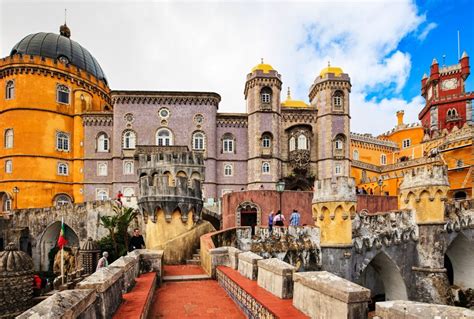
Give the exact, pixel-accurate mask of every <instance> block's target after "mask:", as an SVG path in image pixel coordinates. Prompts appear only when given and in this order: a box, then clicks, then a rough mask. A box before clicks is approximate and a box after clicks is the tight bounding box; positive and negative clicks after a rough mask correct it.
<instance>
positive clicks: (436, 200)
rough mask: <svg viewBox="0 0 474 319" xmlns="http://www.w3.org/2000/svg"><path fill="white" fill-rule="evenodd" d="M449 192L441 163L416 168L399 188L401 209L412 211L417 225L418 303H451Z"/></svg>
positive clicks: (416, 280)
mask: <svg viewBox="0 0 474 319" xmlns="http://www.w3.org/2000/svg"><path fill="white" fill-rule="evenodd" d="M448 191H449V182H448V176H447V168H446V166H444V165H442V164H435V165H433V166H430V167H428V166H427V167H419V168H415V169H413V170H411V171H409V172H407V173H406V174H405V175H404V178H403V182H402V184H401V185H400V208H402V209H411V210H412V211H413V212H414V214H415V220H416V223H417V225H418V232H419V240H418V243H417V252H418V265H417V266H414V267H413V268H412V270H413V272H414V275H415V276H414V277H415V291H416V292H415V298H416V300H417V301H421V302H428V303H439V304H446V303H448V295H447V293H448V288H449V282H448V277H447V273H446V269H445V268H444V251H445V250H446V249H445V246H446V241H445V240H446V239H445V236H444V235H443V227H444V225H445V223H446V221H445V218H444V205H445V201H446V199H447V196H446V195H447V193H448Z"/></svg>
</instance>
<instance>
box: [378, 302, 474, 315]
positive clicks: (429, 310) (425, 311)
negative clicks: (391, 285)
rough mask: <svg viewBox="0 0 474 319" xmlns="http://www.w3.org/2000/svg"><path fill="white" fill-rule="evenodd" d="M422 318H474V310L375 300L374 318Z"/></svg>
mask: <svg viewBox="0 0 474 319" xmlns="http://www.w3.org/2000/svg"><path fill="white" fill-rule="evenodd" d="M376 318H377V319H398V318H407V319H424V318H465V319H468V318H471V319H473V318H474V311H472V310H469V309H467V308H461V307H453V306H445V305H437V304H428V303H421V302H414V301H405V300H394V301H384V302H377V303H376V304H375V317H374V319H376Z"/></svg>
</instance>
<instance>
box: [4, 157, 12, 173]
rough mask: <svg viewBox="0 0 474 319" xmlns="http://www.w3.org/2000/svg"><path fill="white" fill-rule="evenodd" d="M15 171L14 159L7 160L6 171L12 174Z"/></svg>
mask: <svg viewBox="0 0 474 319" xmlns="http://www.w3.org/2000/svg"><path fill="white" fill-rule="evenodd" d="M12 172H13V163H12V160H6V161H5V173H7V174H11V173H12Z"/></svg>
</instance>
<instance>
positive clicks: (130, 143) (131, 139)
mask: <svg viewBox="0 0 474 319" xmlns="http://www.w3.org/2000/svg"><path fill="white" fill-rule="evenodd" d="M136 143H137V134H136V133H135V132H134V131H131V130H127V131H124V133H123V139H122V147H123V149H125V150H133V149H135V145H136Z"/></svg>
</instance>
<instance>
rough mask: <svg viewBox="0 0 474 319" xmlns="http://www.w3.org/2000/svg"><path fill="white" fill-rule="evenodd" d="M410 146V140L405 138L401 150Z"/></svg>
mask: <svg viewBox="0 0 474 319" xmlns="http://www.w3.org/2000/svg"><path fill="white" fill-rule="evenodd" d="M410 145H411V139H409V138H406V139H404V140H403V142H402V148H408V147H410Z"/></svg>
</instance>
